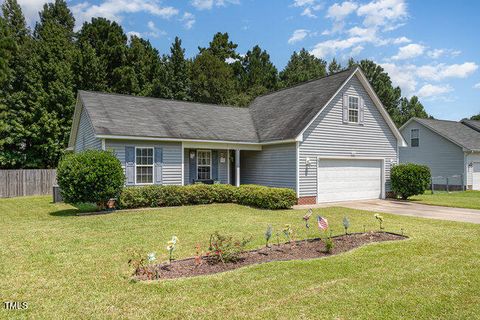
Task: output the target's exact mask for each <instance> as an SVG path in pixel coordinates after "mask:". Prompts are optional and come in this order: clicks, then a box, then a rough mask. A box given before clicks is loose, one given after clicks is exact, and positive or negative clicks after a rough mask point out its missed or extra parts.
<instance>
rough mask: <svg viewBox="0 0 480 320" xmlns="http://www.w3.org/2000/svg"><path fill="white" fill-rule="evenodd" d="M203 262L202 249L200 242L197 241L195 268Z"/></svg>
mask: <svg viewBox="0 0 480 320" xmlns="http://www.w3.org/2000/svg"><path fill="white" fill-rule="evenodd" d="M201 264H202V250H201V248H200V244H198V243H197V245H196V246H195V268H197V267H199V266H200V265H201Z"/></svg>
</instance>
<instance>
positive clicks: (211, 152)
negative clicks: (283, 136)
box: [183, 143, 261, 186]
mask: <svg viewBox="0 0 480 320" xmlns="http://www.w3.org/2000/svg"><path fill="white" fill-rule="evenodd" d="M252 150H254V151H260V150H261V146H257V145H231V144H225V145H223V144H214V145H212V144H210V143H203V144H202V143H188V144H187V143H184V146H183V183H184V185H188V184H194V183H206V184H214V183H221V184H231V185H234V186H239V185H240V184H241V181H242V179H241V175H242V172H241V171H242V157H245V156H247V153H246V151H252Z"/></svg>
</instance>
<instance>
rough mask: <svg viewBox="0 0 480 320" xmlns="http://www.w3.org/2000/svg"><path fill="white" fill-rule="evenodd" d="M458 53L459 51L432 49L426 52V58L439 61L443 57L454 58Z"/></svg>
mask: <svg viewBox="0 0 480 320" xmlns="http://www.w3.org/2000/svg"><path fill="white" fill-rule="evenodd" d="M460 53H462V52H461V51H460V50H448V49H433V50H429V51H428V52H427V54H428V56H429V57H430V58H432V59H439V58H441V57H443V56H449V57H456V56H458V55H459V54H460Z"/></svg>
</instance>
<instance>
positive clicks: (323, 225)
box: [317, 216, 328, 230]
mask: <svg viewBox="0 0 480 320" xmlns="http://www.w3.org/2000/svg"><path fill="white" fill-rule="evenodd" d="M317 222H318V229H322V230H327V229H328V221H327V219H326V218H323V217H320V216H317Z"/></svg>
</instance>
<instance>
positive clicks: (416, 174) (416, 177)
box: [390, 163, 431, 200]
mask: <svg viewBox="0 0 480 320" xmlns="http://www.w3.org/2000/svg"><path fill="white" fill-rule="evenodd" d="M390 179H391V182H392V191H393V192H395V193H396V194H397V195H399V196H400V197H401V198H402V199H404V200H406V199H408V198H409V197H411V196H414V195H417V194H423V193H424V192H425V190H427V189H428V187H429V185H430V181H431V174H430V168H428V167H427V166H424V165H419V164H414V163H406V164H399V165H396V166H394V167H393V168H392V170H391V172H390Z"/></svg>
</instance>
